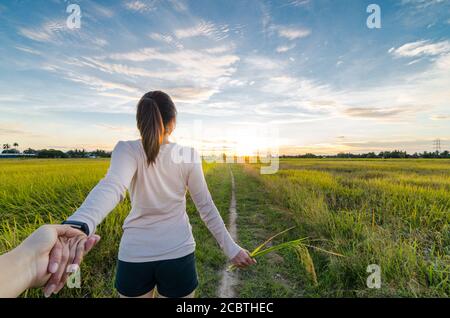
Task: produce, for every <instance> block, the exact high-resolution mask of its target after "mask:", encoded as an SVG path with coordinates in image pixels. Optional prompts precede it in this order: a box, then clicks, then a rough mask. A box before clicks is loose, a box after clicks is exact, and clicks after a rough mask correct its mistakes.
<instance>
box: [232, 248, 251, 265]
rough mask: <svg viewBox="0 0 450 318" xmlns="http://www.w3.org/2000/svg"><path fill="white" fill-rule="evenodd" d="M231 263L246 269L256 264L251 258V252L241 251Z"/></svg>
mask: <svg viewBox="0 0 450 318" xmlns="http://www.w3.org/2000/svg"><path fill="white" fill-rule="evenodd" d="M231 263H232V264H233V265H234V266H236V267H239V268H245V267H247V266H250V265H253V264H256V260H255V259H254V258H252V257H251V256H250V252H249V251H247V250H245V249H241V251H240V252H239V253H238V254H237V255H236V256H235V257H233V258H232V259H231Z"/></svg>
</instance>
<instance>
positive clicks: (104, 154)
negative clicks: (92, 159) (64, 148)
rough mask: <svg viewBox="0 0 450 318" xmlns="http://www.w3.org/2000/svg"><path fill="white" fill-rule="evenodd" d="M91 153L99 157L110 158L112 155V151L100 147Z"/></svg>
mask: <svg viewBox="0 0 450 318" xmlns="http://www.w3.org/2000/svg"><path fill="white" fill-rule="evenodd" d="M90 154H91V155H93V156H96V157H99V158H110V157H111V153H110V152H107V151H104V150H100V149H97V150H95V151H93V152H91V153H90Z"/></svg>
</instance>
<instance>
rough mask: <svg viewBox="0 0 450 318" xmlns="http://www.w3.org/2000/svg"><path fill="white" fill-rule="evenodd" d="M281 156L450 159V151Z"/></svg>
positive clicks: (395, 151) (291, 156)
mask: <svg viewBox="0 0 450 318" xmlns="http://www.w3.org/2000/svg"><path fill="white" fill-rule="evenodd" d="M280 157H281V158H344V159H349V158H373V159H377V158H378V159H403V158H405V159H406V158H412V159H419V158H424V159H432V158H434V159H442V158H445V159H450V153H449V151H448V150H445V151H434V152H428V151H424V152H415V153H413V154H409V153H407V152H406V151H401V150H394V151H381V152H379V153H375V152H368V153H361V154H354V153H344V152H341V153H338V154H337V155H315V154H313V153H307V154H304V155H290V156H280Z"/></svg>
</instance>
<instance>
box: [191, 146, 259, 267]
mask: <svg viewBox="0 0 450 318" xmlns="http://www.w3.org/2000/svg"><path fill="white" fill-rule="evenodd" d="M187 186H188V189H189V193H190V194H191V198H192V200H193V201H194V203H195V206H196V207H197V210H198V211H199V213H200V217H201V219H202V220H203V222H205V224H206V226H207V227H208V229H209V231H210V232H211V233H212V235H213V236H214V237H215V239H216V240H217V242H218V243H219V245H220V247H221V248H222V250H223V251H224V253H225V255H226V256H227V257H228V258H229V259H230V260H231V261H232V263H233V264H235V265H237V266H239V267H245V266H248V265H251V264H254V263H255V261H254V260H253V259H251V258H250V257H249V255H248V252H247V251H246V250H244V249H242V248H241V247H240V246H239V245H238V244H236V242H235V241H234V240H233V238H232V237H231V235H230V233H229V232H228V230H227V228H226V227H225V224H224V222H223V219H222V217H221V216H220V213H219V211H218V210H217V207H216V205H215V204H214V201H213V199H212V197H211V194H210V192H209V190H208V185H207V183H206V180H205V176H204V174H203V168H202V161H201V158H200V156H199V155H198V153H197V152H195V151H194V163H193V164H192V165H191V170H190V172H189V174H188V178H187Z"/></svg>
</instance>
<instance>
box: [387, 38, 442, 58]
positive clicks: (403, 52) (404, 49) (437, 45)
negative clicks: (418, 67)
mask: <svg viewBox="0 0 450 318" xmlns="http://www.w3.org/2000/svg"><path fill="white" fill-rule="evenodd" d="M447 52H450V42H449V41H441V42H434V43H433V42H431V41H430V40H422V41H416V42H411V43H406V44H403V45H402V46H400V47H398V48H395V47H392V48H391V49H389V53H391V54H393V55H394V56H397V57H420V56H435V55H440V54H443V53H447Z"/></svg>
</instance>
